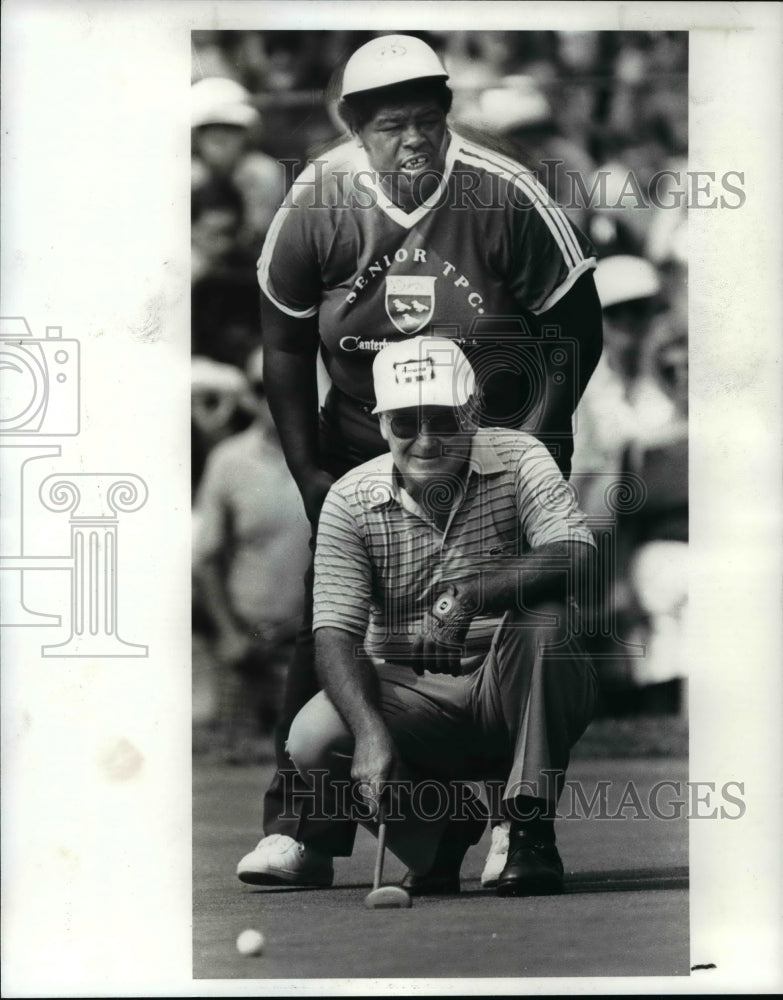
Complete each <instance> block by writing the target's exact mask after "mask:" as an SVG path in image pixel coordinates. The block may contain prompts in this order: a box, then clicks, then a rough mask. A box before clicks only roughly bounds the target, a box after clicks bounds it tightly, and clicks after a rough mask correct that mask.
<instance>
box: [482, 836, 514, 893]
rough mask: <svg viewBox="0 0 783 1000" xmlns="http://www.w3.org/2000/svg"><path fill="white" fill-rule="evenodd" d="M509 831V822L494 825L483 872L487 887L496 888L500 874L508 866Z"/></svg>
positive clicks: (483, 883) (485, 886) (483, 884)
mask: <svg viewBox="0 0 783 1000" xmlns="http://www.w3.org/2000/svg"><path fill="white" fill-rule="evenodd" d="M508 833H509V824H508V823H500V824H498V826H493V827H492V843H491V844H490V848H489V854H487V860H486V863H485V864H484V871H483V872H482V873H481V884H482V886H484V888H485V889H491V888H494V887H495V886H496V885H497V884H498V876H499V875H500V873H501V872H502V871H503V869H504V868H505V867H506V858H507V856H508Z"/></svg>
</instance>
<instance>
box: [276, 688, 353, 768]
mask: <svg viewBox="0 0 783 1000" xmlns="http://www.w3.org/2000/svg"><path fill="white" fill-rule="evenodd" d="M348 738H349V733H348V731H347V729H346V727H345V724H344V723H343V721H342V719H341V718H340V716H339V715H338V714H337V711H336V710H335V708H334V706H333V705H332V703H331V702H330V701H329V699H328V698H327V696H326V695H325V694H324V693H323V692H322V691H321V692H319V694H317V695H316V696H315V697H314V698H311V699H310V701H308V703H307V704H306V705H305V706H304V708H302V709H300V711H299V712H298V713H297V715H296V717H295V718H294V721H293V722H292V723H291V729H290V730H289V733H288V741H287V742H286V751H287V753H288V756H289V757H290V758H291V760H292V761H293V764H294V766H295V767H296V769H297V771H299V773H300V774H301V775H302V776H303V777H306V776H307V775H308V774H309V773H310V772H312V771H316V770H319V769H323V768H326V767H328V766H329V763H330V761H331V759H332V756H333V754H334V753H335V752H339V751H340V750H341V749H342V748H343V747H344V745H345V743H346V740H347V739H348Z"/></svg>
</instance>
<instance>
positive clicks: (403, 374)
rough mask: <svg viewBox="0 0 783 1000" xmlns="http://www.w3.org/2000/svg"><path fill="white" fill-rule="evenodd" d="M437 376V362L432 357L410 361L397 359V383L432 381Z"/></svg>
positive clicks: (395, 370) (395, 365)
mask: <svg viewBox="0 0 783 1000" xmlns="http://www.w3.org/2000/svg"><path fill="white" fill-rule="evenodd" d="M434 378H435V362H434V361H433V359H432V358H422V359H421V360H416V359H414V358H411V359H410V360H409V361H395V363H394V381H395V382H396V383H397V385H403V384H405V383H410V382H430V381H431V380H432V379H434Z"/></svg>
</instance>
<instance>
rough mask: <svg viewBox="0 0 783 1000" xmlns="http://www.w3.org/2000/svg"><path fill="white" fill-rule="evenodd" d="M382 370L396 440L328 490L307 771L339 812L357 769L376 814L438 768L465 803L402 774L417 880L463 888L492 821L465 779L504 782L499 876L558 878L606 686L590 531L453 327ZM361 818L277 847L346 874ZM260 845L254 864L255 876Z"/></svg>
mask: <svg viewBox="0 0 783 1000" xmlns="http://www.w3.org/2000/svg"><path fill="white" fill-rule="evenodd" d="M373 376H374V385H375V395H376V401H377V403H376V410H377V412H378V413H379V415H380V421H381V433H382V435H383V438H384V440H385V441H386V443H387V446H388V451H387V452H386V453H385V454H384V455H381V456H379V457H378V458H376V459H373V460H371V461H370V462H367V463H365V464H364V465H361V466H359V467H358V468H356V469H355V470H353V471H352V472H349V473H347V474H346V475H345V476H344V477H342V478H341V479H339V480H338V481H337V482H336V483H335V484H334V486H333V487H332V488H331V490H330V491H329V495H328V496H327V498H326V501H325V503H324V507H323V511H322V514H321V523H320V528H319V533H318V542H317V551H316V563H315V610H314V621H313V624H314V630H315V638H316V664H317V669H318V674H319V678H320V680H321V682H322V684H323V688H324V690H323V691H322V692H321V693H319V694H318V695H316V696H315V697H314V698H313V699H312V700H311V701H310V702H309V703H308V704H307V705H306V706H305V707H304V708H303V709H302V710H301V712H300V713H299V714H298V715H297V717H296V719H295V720H294V723H293V726H292V728H291V733H290V737H289V740H288V751H289V753H290V755H291V758H292V759H293V761H294V763H295V764H296V766H297V768H298V769H299V772H300V774H301V775H302V776H303V777H304V778H306V779H307V780H308V781H309V782H313V781H314V779H315V776H316V775H319V774H323V772H324V771H325V772H326V782H325V783H323V784H322V785H319V787H320V788H322V789H323V791H322V792H320V791H318V792H317V793H316V800H317V804H316V808H318V809H319V810H320V809H321V808H323V810H324V815H326V816H335V815H339V813H340V810H339V807H338V806H337V800H336V799H335V798H334V795H333V792H334V788H335V786H334V785H332V781H335V782H344V783H346V784H347V785H350V784H351V783H352V782H356V783H358V784H359V789H360V790H361V798H362V800H363V801H364V803H365V804H366V806H367V809H368V813H365V815H371V816H372V815H375V813H376V811H377V808H378V804H379V801H380V798H381V797H382V796H383V795H385V794H387V793H391V794H394V789H393V780H394V779H395V778H401V779H402V780H404V781H410V782H411V783H412V788H413V789H416V788H417V783H418V782H419V781H422V782H426V783H429V784H430V785H432V783H436V784H438V783H440V786H441V788H442V789H443V797H442V800H443V801H444V802H445V801H448V802H449V803H450V804H451V805H450V808H449V809H444V810H443V811H442V812H441V814H440V815H439V816H438V817H437V818H436V819H430V820H424V819H422V818H421V816H419V817H417V816H416V815H415V812H416V810H415V807H413V806H412V805H411V803H412V802H414V801H416V799H417V793H416V791H415V790H414V791H413V794H412V798H411V799H410V800H409V799H408V798H407V797H406V796H407V792H406V791H405V789H402V790H401V795H400V799H399V800H398V804H399V806H400V811H401V814H402V815H403V816H404V821H403V822H401V823H394V822H390V823H389V845H390V847H391V849H392V850H393V851H395V852H396V853H398V856H400V857H401V859H402V860H404V861H405V862H406V863H408V864H409V866H410V869H411V870H410V871H409V873H408V875H407V876H406V878H405V880H404V882H403V885H404V886H405V887H406V888H407V889H408V890H409V891H410V892H411V893H413V894H417V895H424V894H430V893H453V892H458V891H459V888H460V883H459V871H460V866H461V863H462V859H463V857H464V854H465V852H466V850H467V848H468V847H469V846H470V844H471V843H474V842H476V841H477V840H478V839H479V837H480V836H481V833H482V831H483V827H484V822H485V820H484V817H483V810H482V808H481V807H480V805H479V803H478V800H476V799H475V797H473V796H471V793H470V792H469V790H467V789H464V788H463V792H462V793H458V792H457V791H456V789H457V786H459V785H460V784H461V783H462V782H469V781H476V780H481V779H484V780H488V779H493V780H496V782H497V784H496V790H497V791H498V793H499V794H498V796H497V802H496V803H495V806H496V808H498V809H499V810H500V812H501V815H502V816H503V817H504V818H505V819H506V820H507V822H508V824H509V828H510V833H509V847H508V853H507V858H506V862H505V865H504V867H503V869H502V871H501V872H500V873H499V875H498V876H497V878H496V880H495V884H496V887H497V892H498V894H499V895H512V896H518V895H535V894H539V893H554V892H559V891H561V889H562V884H563V865H562V862H561V859H560V856H559V853H558V850H557V847H556V842H555V831H554V819H553V817H554V809H555V806H556V803H557V800H558V796H559V794H560V792H561V790H562V788H563V783H564V780H565V772H566V768H567V766H568V760H569V754H570V749H571V747H572V745H573V744H574V743H575V742H576V740H577V739H578V738H579V736H580V735H581V733H582V732H583V730H584V729H585V727H586V726H587V724H588V722H589V720H590V717H591V713H592V709H593V703H594V697H595V678H594V673H593V669H592V666H591V664H590V661H589V659H588V658H587V657H586V656H585V654H584V652H583V651H582V649H581V646H580V645H579V642H578V641H577V639H576V638H575V635H574V629H573V624H574V619H573V616H572V613H571V612H570V611H569V610H568V602H569V599H571V598H572V597H573V590H572V588H573V584H574V581H575V580H577V579H581V577H580V576H579V574H580V573H581V572H583V571H585V569H586V567H587V566H588V565H589V563H590V560H591V555H592V551H593V547H594V543H593V539H592V535H591V533H590V531H589V530H588V529H587V527H586V525H585V519H584V516H583V515H582V513H581V512H580V511H579V510H578V508H577V507H576V505H575V504H574V503H573V498H571V497H570V496H569V493H568V488H567V486H566V484H565V482H564V480H563V478H562V475H561V473H560V472H559V470H558V468H557V466H556V464H555V462H554V461H553V459H552V458H551V456H550V454H549V453H548V451H547V449H546V448H545V447H544V446H543V445H542V444H541V443H540V442H539V441H537V440H536V439H535V438H534V437H532V436H531V435H528V434H525V433H522V432H517V431H512V430H504V429H500V428H487V429H478V428H477V425H476V423H475V413H476V410H475V403H476V400H475V395H474V391H475V376H474V373H473V370H472V368H471V367H470V365H469V364H468V362H467V360H466V358H465V356H464V354H463V353H462V351H461V350H460V349H459V347H458V346H457V345H455V344H454V342H453V341H450V340H445V339H441V338H437V337H414V338H413V339H411V340H409V341H405V342H400V343H395V344H391V345H389V346H388V347H386V348H384V349H383V350H382V351H381V352H380V353H379V354H378V355H377V357H376V359H375V362H374V365H373ZM390 781H391V782H392V787H391V788H388V787H387V786H388V783H389V782H390ZM338 787H339V786H338ZM321 795H322V796H323V798H322V800H321V799H320V796H321ZM466 806H467V808H468V809H469V810H470V811H469V812H466V811H465V809H466ZM354 829H355V827H354V825H353V824H352V823H350V822H346V823H342V822H341V821H340V820H339V819H337V820H334V821H332V822H331V823H330V825H329V826H328V829H327V831H326V836H323V837H319V838H318V840H317V843H318V850H317V851H312V850H311V851H309V852H307V853H305V852H301V851H299V850H298V849H297V844H296V842H295V841H294V840H293V839H291V838H278V841H277V842H276V852H273V853H276V855H277V863H278V865H279V866H280V868H281V869H283V868H285V867H286V866H287V869H288V871H289V875H290V874H292V873H293V872H294V870H295V869H296V868H297V866H298V867H299V874H300V876H302V877H305V876H308V877H309V878H310V879H318V878H320V880H321V884H329V882H330V874H331V870H332V861H331V858H332V856H335V855H347V854H349V853H350V851H351V846H352V841H353V832H354ZM302 842H303V843H304V844H305V846H306V847H307V846H309V845H308V840H307V834H302ZM262 844H263V842H262ZM327 845H328V852H327V853H326V854H323V855H319V853H318V851H324V849H325V847H326V846H327ZM262 853H263V852H262ZM254 860H255V859H254V857H253V855H250V856H248V857H247V858H245V859H243V862H241V863H240V866H241V870H242V872H243V875H244V878H245V881H248V882H251V881H253V877H252V875H253V863H254ZM261 860H262V862H263V864H262V868H261V871H260V872H258V874H260V875H262V876H264V875H266V874H267V873H268V870H269V866H268V861H265V860H264V859H261ZM307 867H309V871H306V870H305V868H307ZM257 881H260V882H262V881H264V878H263V877H261V878H259V879H257Z"/></svg>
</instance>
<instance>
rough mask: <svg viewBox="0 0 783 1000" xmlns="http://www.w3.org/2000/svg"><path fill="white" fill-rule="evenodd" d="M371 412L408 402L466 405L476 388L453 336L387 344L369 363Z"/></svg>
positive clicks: (403, 405) (414, 338)
mask: <svg viewBox="0 0 783 1000" xmlns="http://www.w3.org/2000/svg"><path fill="white" fill-rule="evenodd" d="M372 377H373V382H374V383H375V399H376V406H375V409H374V410H373V411H372V412H373V413H382V412H384V411H385V410H402V409H405V407H408V406H416V407H419V406H448V407H450V408H452V409H454V408H456V407H460V406H465V405H466V403H468V401H469V400H470V397H471V396H472V395H473V393H474V391H475V388H476V377H475V375H474V374H473V369H472V368H471V367H470V362H469V361H468V359H467V358H466V357H465V355H464V354H463V353H462V351H461V350H460V348H459V346H458V345H457V344H456V343H455V342H454V341H453V340H447V339H446V338H444V337H412V338H411V339H410V340H399V341H396V342H394V343H391V344H387V345H386V347H384V348H382V349H381V350H380V351H379V352H378V353H377V354H376V356H375V361H373V366H372Z"/></svg>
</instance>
